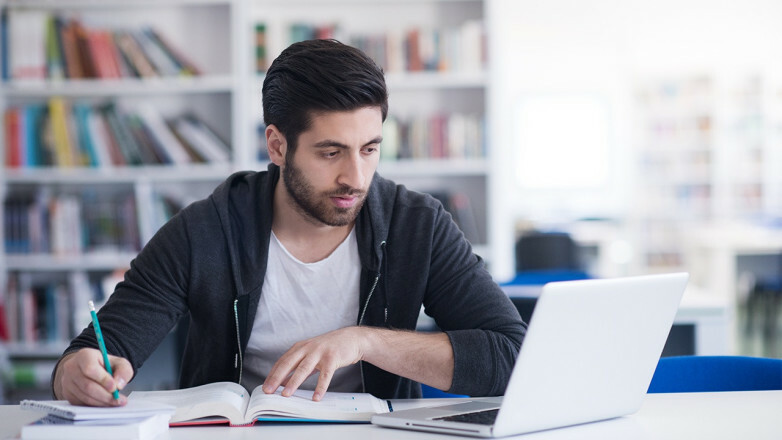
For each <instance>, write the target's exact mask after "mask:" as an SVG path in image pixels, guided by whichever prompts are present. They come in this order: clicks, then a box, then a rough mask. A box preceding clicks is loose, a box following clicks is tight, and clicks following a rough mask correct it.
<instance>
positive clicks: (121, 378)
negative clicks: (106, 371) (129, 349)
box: [109, 355, 133, 391]
mask: <svg viewBox="0 0 782 440" xmlns="http://www.w3.org/2000/svg"><path fill="white" fill-rule="evenodd" d="M109 362H110V363H111V369H112V372H113V373H114V383H115V385H116V387H117V389H118V390H120V391H121V390H122V389H123V388H125V385H127V384H128V382H130V380H131V379H133V366H132V365H130V362H129V361H128V360H127V359H125V358H123V357H119V356H111V355H110V356H109Z"/></svg>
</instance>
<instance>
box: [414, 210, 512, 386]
mask: <svg viewBox="0 0 782 440" xmlns="http://www.w3.org/2000/svg"><path fill="white" fill-rule="evenodd" d="M424 306H425V309H426V313H427V314H429V315H430V316H432V317H433V318H434V319H435V322H436V323H437V325H438V327H439V328H440V329H442V330H443V331H445V332H446V333H447V334H448V337H449V338H450V340H451V345H452V347H453V354H454V372H453V381H452V384H451V388H450V390H449V392H452V393H457V394H467V395H470V396H494V395H502V394H504V392H505V388H506V386H507V384H508V380H509V379H510V374H511V371H512V370H513V365H514V363H515V361H516V357H517V355H518V352H519V348H520V346H521V343H522V340H523V338H524V335H525V332H526V328H527V326H526V324H525V323H524V322H523V321H522V319H521V317H520V316H519V313H518V311H517V310H516V308H515V307H514V305H513V303H512V302H511V301H510V299H509V298H508V296H507V295H506V294H505V293H504V292H503V291H502V289H500V287H499V286H498V285H497V283H495V282H494V280H493V279H492V277H491V275H490V274H489V272H488V271H487V270H486V267H485V264H484V262H483V260H482V259H481V258H480V257H478V256H476V255H474V254H473V253H472V248H471V246H470V244H469V242H468V241H467V240H466V239H465V238H464V235H463V234H462V232H461V231H460V230H459V229H458V227H457V226H456V224H455V223H454V222H453V221H452V219H451V216H450V214H448V213H447V212H446V211H445V210H444V209H443V208H442V206H440V207H439V209H438V211H437V213H436V219H435V223H434V235H433V243H432V256H431V265H430V273H429V284H428V288H427V294H426V298H425V301H424Z"/></svg>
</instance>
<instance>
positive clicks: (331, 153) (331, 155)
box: [323, 151, 339, 157]
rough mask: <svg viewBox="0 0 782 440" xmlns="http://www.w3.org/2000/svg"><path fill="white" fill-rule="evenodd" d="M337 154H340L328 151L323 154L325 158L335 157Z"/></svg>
mask: <svg viewBox="0 0 782 440" xmlns="http://www.w3.org/2000/svg"><path fill="white" fill-rule="evenodd" d="M337 154H339V152H338V151H326V152H324V153H323V157H335V156H336V155H337Z"/></svg>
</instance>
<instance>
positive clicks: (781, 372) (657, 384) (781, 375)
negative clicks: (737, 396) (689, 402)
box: [648, 356, 782, 393]
mask: <svg viewBox="0 0 782 440" xmlns="http://www.w3.org/2000/svg"><path fill="white" fill-rule="evenodd" d="M757 390H782V359H771V358H760V357H750V356H672V357H663V358H660V361H659V362H658V364H657V369H656V370H655V372H654V376H653V377H652V382H651V384H650V385H649V391H648V392H649V393H692V392H708V391H757Z"/></svg>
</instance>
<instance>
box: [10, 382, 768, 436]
mask: <svg viewBox="0 0 782 440" xmlns="http://www.w3.org/2000/svg"><path fill="white" fill-rule="evenodd" d="M780 414H782V391H752V392H729V393H689V394H649V395H647V396H646V401H645V402H644V405H643V407H642V408H641V410H640V411H638V412H637V413H636V414H633V415H631V416H627V417H622V418H618V419H614V420H609V421H606V422H598V423H590V424H586V425H580V426H574V427H570V428H561V429H555V430H550V431H543V432H538V433H534V434H528V435H522V436H517V437H509V438H519V439H523V440H565V439H568V440H570V439H584V440H590V439H595V440H597V439H599V440H612V439H617V440H619V439H621V440H656V439H661V440H662V439H665V440H678V439H681V440H693V439H709V440H721V439H725V440H736V439H752V440H766V439H768V440H771V439H774V440H778V439H779V438H782V416H780ZM37 417H39V415H38V414H36V413H34V412H28V411H22V410H21V409H19V407H18V406H15V405H3V406H0V439H8V438H14V435H18V433H19V429H20V428H21V426H23V424H25V423H29V422H31V421H33V420H35V419H36V418H37ZM217 438H219V439H221V440H235V439H261V438H262V439H279V438H284V439H286V440H297V439H307V440H309V439H313V438H317V439H318V440H350V439H361V440H405V439H410V440H423V439H434V440H437V439H444V440H445V439H464V438H466V437H454V436H448V435H441V434H427V433H418V432H413V431H400V430H395V429H388V428H381V427H378V426H374V425H368V424H357V425H352V424H351V425H341V424H333V425H322V424H289V425H256V426H253V427H248V428H229V427H223V426H220V427H216V426H212V427H205V426H202V427H182V428H171V429H169V430H168V432H167V433H165V434H162V435H161V436H159V437H158V440H179V439H182V440H184V439H187V440H202V439H203V440H206V439H217Z"/></svg>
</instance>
